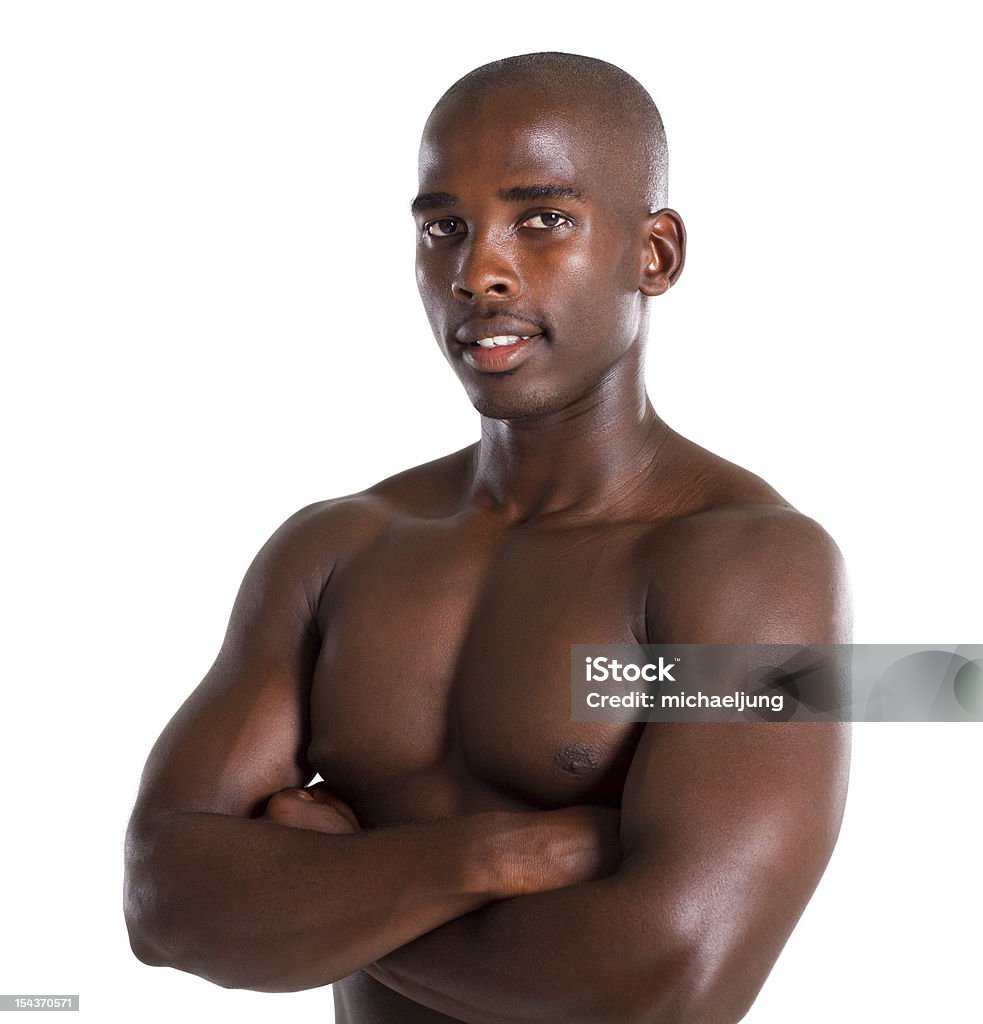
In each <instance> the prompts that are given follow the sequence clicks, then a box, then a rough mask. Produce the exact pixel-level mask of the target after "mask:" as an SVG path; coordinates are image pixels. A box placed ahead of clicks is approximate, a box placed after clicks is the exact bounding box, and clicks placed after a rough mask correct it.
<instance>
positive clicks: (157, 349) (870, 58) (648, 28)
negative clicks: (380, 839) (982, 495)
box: [0, 0, 983, 1024]
mask: <svg viewBox="0 0 983 1024" xmlns="http://www.w3.org/2000/svg"><path fill="white" fill-rule="evenodd" d="M970 11H972V6H971V5H969V4H956V3H935V4H932V5H919V6H918V7H915V6H911V5H907V4H903V3H902V4H898V3H895V4H869V3H868V4H863V3H860V4H852V5H847V4H843V3H827V4H824V5H822V7H818V6H817V7H815V8H806V7H804V6H802V5H793V4H778V3H774V4H767V3H751V4H724V3H704V4H700V3H692V4H688V5H682V4H672V5H668V4H666V5H662V4H659V3H649V4H644V5H643V4H633V3H619V2H612V0H606V2H604V3H603V4H599V5H591V6H589V7H580V6H577V5H571V4H565V5H558V6H557V7H555V8H554V7H553V5H545V4H544V5H535V6H533V5H528V4H499V5H490V6H483V5H462V4H447V3H433V4H424V5H422V6H417V7H412V8H400V9H399V11H398V12H395V13H389V12H385V11H382V10H380V9H378V8H375V7H372V6H369V5H358V6H357V10H356V11H355V12H353V11H351V10H345V9H344V8H341V9H339V8H337V7H329V5H327V4H326V3H320V4H313V3H303V2H295V3H291V4H273V3H268V4H257V3H249V2H237V3H218V2H201V0H199V2H194V3H189V2H173V0H172V2H170V3H166V4H165V3H136V2H128V3H122V2H120V3H105V2H99V3H84V2H73V3H55V2H47V3H46V2H36V3H17V2H7V3H5V4H3V5H2V6H0V108H2V112H0V147H2V158H0V290H2V291H0V339H2V350H3V357H2V378H0V388H2V408H0V416H2V427H3V439H4V444H3V463H4V477H3V479H4V484H5V490H6V492H7V493H6V499H5V501H4V505H3V517H4V522H3V530H2V534H0V538H2V539H0V543H2V579H3V598H2V600H3V606H2V614H3V619H2V622H3V630H2V635H3V638H2V643H3V661H2V665H3V676H4V678H3V705H2V729H3V738H2V741H0V769H2V778H3V782H4V795H5V799H4V808H3V836H4V838H3V845H2V858H3V869H2V875H0V922H2V924H0V927H2V933H0V942H2V949H0V992H7V993H14V992H51V993H80V994H81V999H82V1005H83V1006H84V1010H83V1011H82V1012H83V1015H84V1016H86V1017H88V1018H89V1019H91V1020H93V1021H99V1022H102V1021H107V1022H116V1021H129V1020H133V1019H137V1018H139V1019H141V1020H144V1021H152V1022H156V1021H169V1020H171V1019H173V1018H174V1017H175V1015H178V1016H179V1017H180V1018H181V1019H185V1020H194V1021H197V1020H209V1019H212V1016H213V1015H214V1014H217V1013H219V1012H221V1011H231V1012H234V1013H235V1014H237V1015H238V1019H239V1020H245V1021H251V1020H255V1021H260V1020H264V1021H265V1020H267V1019H268V1018H269V1017H270V1016H271V1015H273V1014H279V1015H280V1016H279V1017H278V1018H277V1019H284V1020H292V1019H300V1017H301V1015H313V1019H318V1020H329V1019H330V1009H329V1007H330V995H329V993H328V992H327V991H326V990H323V991H315V992H307V993H301V994H298V995H289V996H270V995H257V994H254V993H247V992H226V991H224V990H221V989H218V988H215V987H213V986H211V985H209V984H207V983H205V982H203V981H200V980H199V979H197V978H193V977H190V976H184V975H181V974H178V973H177V972H174V971H169V970H159V969H156V970H155V969H151V968H147V967H144V966H143V965H142V964H139V963H138V962H137V961H136V960H134V959H133V958H132V957H131V955H130V953H129V950H128V946H127V943H126V938H125V932H124V929H123V922H122V912H121V901H120V890H121V877H122V871H121V863H122V838H123V831H124V827H125V823H126V819H127V816H128V814H129V810H130V807H131V805H132V801H133V798H134V796H135V793H136V786H137V781H138V777H139V772H140V769H141V767H142V763H143V760H144V758H145V757H146V754H147V752H148V750H149V748H150V746H151V744H152V742H153V740H154V738H155V737H156V735H157V733H158V732H159V730H160V729H161V728H162V726H163V725H164V723H165V722H166V720H167V718H168V717H169V716H170V714H171V713H172V712H173V710H174V709H175V708H176V707H177V705H178V704H179V703H180V702H181V700H182V699H183V698H184V696H185V695H186V694H187V693H188V692H189V691H190V689H191V688H192V687H193V686H194V685H195V683H196V682H197V680H198V679H199V678H200V676H201V675H202V674H203V673H204V671H205V670H206V669H207V667H208V665H209V664H210V662H211V659H212V658H213V656H214V654H215V652H216V650H217V647H218V644H219V641H220V639H221V636H222V633H223V629H224V624H225V618H226V616H227V614H228V610H229V607H230V605H231V602H232V599H233V596H234V594H235V590H236V587H237V585H238V581H239V579H240V578H241V576H242V573H243V571H244V570H245V568H246V566H247V564H248V562H249V561H250V559H251V557H252V555H253V554H254V552H255V551H256V549H257V548H258V547H259V545H260V544H261V543H262V541H263V540H264V539H265V537H266V536H267V535H268V534H269V533H270V532H271V531H272V530H273V529H274V528H275V527H276V526H277V525H278V523H279V522H280V521H282V520H283V519H284V518H286V516H287V515H289V514H290V513H291V512H292V511H294V510H295V509H296V508H298V507H300V506H302V505H304V504H307V503H308V502H311V501H314V500H316V499H319V498H323V497H329V496H332V495H337V494H342V493H346V492H349V491H352V490H356V489H361V488H362V487H365V486H367V485H369V484H371V483H373V482H374V481H376V480H378V479H380V478H382V477H384V476H386V475H388V474H390V473H391V472H394V471H396V470H398V469H400V468H404V467H406V466H409V465H413V464H417V463H420V462H423V461H426V460H428V459H430V458H433V457H436V456H438V455H440V454H443V453H445V452H447V451H451V450H455V449H457V448H459V447H462V446H463V445H465V444H467V443H470V441H471V440H473V439H474V438H475V436H476V418H475V416H474V414H473V412H472V411H471V409H470V407H469V406H468V404H467V402H466V400H465V398H464V396H463V394H462V393H461V392H460V389H459V388H458V386H457V385H456V383H455V381H454V378H453V376H452V374H451V372H450V371H449V370H448V369H447V368H446V367H445V366H444V365H443V362H442V360H441V358H440V356H439V354H438V352H437V349H436V346H435V344H434V343H433V341H432V339H431V337H430V334H429V330H428V327H427V324H426V321H425V318H424V315H423V312H422V309H421V308H420V305H419V300H418V298H417V296H416V292H415V287H414V282H413V272H412V260H413V246H414V235H413V230H412V227H411V221H410V218H409V215H408V213H407V204H408V201H409V199H410V198H411V197H412V195H413V194H414V190H415V180H414V170H415V151H416V143H417V139H418V133H419V129H420V127H421V126H422V123H423V121H424V119H425V117H426V115H427V113H428V112H429V109H430V106H431V105H432V103H433V102H434V100H436V98H437V97H438V96H439V94H440V93H441V92H442V91H443V89H444V88H445V87H446V86H447V85H449V84H450V83H451V82H452V81H453V80H454V79H456V78H457V77H459V76H460V75H461V74H463V73H465V72H466V71H468V70H469V69H471V68H472V67H474V66H476V65H478V64H480V63H483V62H485V61H488V60H492V59H496V58H498V57H501V56H506V55H509V54H512V53H521V52H527V51H530V50H540V49H563V50H570V51H574V52H582V53H588V54H592V55H595V56H599V57H602V58H605V59H607V60H610V61H612V62H614V63H616V64H619V65H621V66H623V67H624V68H625V69H626V70H628V71H630V72H631V73H633V74H634V75H635V76H636V77H638V78H639V79H640V80H641V81H642V83H643V84H644V85H646V86H647V87H648V88H649V90H650V91H651V92H652V93H653V95H654V96H655V98H656V100H657V102H658V103H659V105H660V107H661V109H662V112H663V115H664V118H665V121H666V124H667V127H668V131H669V141H670V153H671V172H672V178H671V202H672V205H673V206H675V207H676V208H677V209H678V210H679V211H680V212H681V213H682V214H683V216H684V217H685V219H686V221H687V224H688V226H689V232H690V256H689V262H688V266H687V270H686V273H685V275H684V277H683V278H682V281H681V283H680V285H679V287H678V288H677V289H674V291H673V292H672V293H671V294H670V295H668V296H666V297H665V298H663V299H659V300H658V301H657V305H656V308H655V310H654V316H653V329H652V339H651V346H650V349H651V355H650V363H649V380H650V389H651V393H652V396H653V399H654V401H655V404H656V407H657V408H658V409H659V410H660V412H661V413H662V414H663V416H664V417H665V418H666V419H668V421H669V422H670V423H671V424H673V425H674V426H675V427H676V428H677V429H679V430H680V431H682V432H683V433H685V434H688V435H689V436H691V437H692V438H694V439H695V440H696V441H698V442H700V443H701V444H704V445H705V446H707V447H709V448H711V449H714V450H716V451H718V452H720V453H721V454H723V455H725V456H727V457H728V458H731V459H733V460H734V461H737V462H739V463H741V464H743V465H747V466H748V467H749V468H751V469H753V470H754V471H756V472H758V473H760V474H761V475H762V476H764V477H765V478H766V479H768V480H769V481H770V482H771V483H772V484H773V485H774V486H776V487H777V488H778V489H779V490H780V491H781V492H783V493H784V494H785V495H786V497H787V498H788V499H789V500H791V501H792V502H793V503H794V504H795V505H797V506H798V507H799V508H800V509H802V510H803V511H804V512H806V513H807V514H809V515H811V516H813V517H815V518H817V519H818V520H819V521H820V522H822V523H823V524H824V525H825V526H826V527H827V528H828V529H829V530H830V532H831V533H832V534H833V535H834V537H836V539H837V540H838V541H839V543H840V545H841V547H842V548H843V550H844V552H845V554H846V556H847V559H848V563H849V565H850V567H851V570H852V577H853V584H854V589H855V594H856V627H857V628H856V639H857V640H858V641H860V642H894V643H924V644H932V643H973V642H977V643H978V642H981V641H983V634H981V629H980V626H981V622H983V616H981V610H983V608H981V604H983V600H981V587H980V580H981V571H983V557H981V554H980V543H979V527H978V521H979V514H980V513H979V509H980V501H979V479H980V473H979V448H980V443H979V442H980V425H979V423H980V413H979V401H980V371H981V358H980V329H979V316H978V307H979V301H978V280H979V273H980V260H979V258H978V253H979V244H980V243H979V239H980V237H981V228H983V218H981V203H980V198H979V195H980V187H979V183H980V181H981V180H983V169H981V167H980V160H979V155H978V146H977V137H978V134H979V132H978V129H979V109H978V103H979V92H980V90H979V85H980V82H979V74H978V71H976V70H975V68H977V67H978V59H977V58H978V54H977V51H976V45H975V42H974V38H975V33H974V32H973V30H972V26H971V25H970V24H969V23H968V20H967V19H968V18H969V12H970ZM980 738H981V733H980V730H979V729H978V728H976V727H973V726H965V725H964V726H959V725H949V726H928V725H914V726H901V725H871V726H865V727H860V728H858V729H857V730H856V757H855V766H854V774H853V782H852V792H851V799H850V803H849V807H848V810H847V817H846V820H845V823H844V827H843V833H842V836H841V840H840V844H839V846H838V848H837V851H836V854H835V856H834V859H833V862H832V865H831V867H830V870H829V872H828V873H827V875H826V877H825V879H824V881H823V883H822V885H821V887H820V889H819V891H818V893H817V895H816V897H815V899H814V901H813V903H812V904H811V906H810V907H809V909H808V911H807V913H806V915H805V917H804V918H803V920H802V922H801V924H800V926H799V928H798V930H797V931H796V933H795V935H794V936H793V938H792V940H791V941H790V943H789V946H788V948H787V950H786V952H785V954H784V955H783V957H782V959H781V960H780V962H779V964H778V966H777V967H776V969H775V971H774V972H773V975H772V977H771V979H770V980H769V982H768V984H767V985H766V987H765V989H764V991H763V993H762V995H761V997H760V999H759V1001H758V1003H757V1005H756V1006H755V1008H754V1009H753V1010H752V1012H751V1014H750V1015H749V1017H748V1018H747V1019H748V1020H749V1021H752V1022H756V1024H771V1022H785V1021H788V1020H794V1021H796V1022H797V1024H806V1022H820V1021H822V1022H825V1021H827V1020H829V1019H830V1018H832V1017H835V1018H836V1019H841V1020H848V1021H853V1020H856V1021H860V1020H866V1019H876V1020H885V1021H893V1022H908V1021H912V1022H913V1021H923V1020H927V1019H930V1020H938V1021H946V1022H952V1024H955V1022H964V1021H966V1022H968V1021H979V1020H980V1019H981V1017H983V1010H981V1002H983V1000H981V996H980V990H979V987H978V985H979V983H978V957H979V950H980V948H981V943H983V937H981V930H983V929H981V920H983V915H981V910H983V896H981V891H980V885H979V879H980V872H979V865H980V862H981V859H983V838H981V828H980V824H979V820H980V815H979V806H980V803H979V799H980V798H979V780H980V776H981V769H983V746H981V744H980ZM330 884H331V880H330V879H325V885H326V886H327V885H330ZM581 955H583V957H584V958H585V961H589V959H590V950H582V951H581ZM136 1004H139V1008H137V1005H136Z"/></svg>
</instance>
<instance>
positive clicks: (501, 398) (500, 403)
mask: <svg viewBox="0 0 983 1024" xmlns="http://www.w3.org/2000/svg"><path fill="white" fill-rule="evenodd" d="M468 397H469V398H470V399H471V404H472V405H473V406H474V407H475V409H477V411H478V412H479V413H480V414H481V415H482V416H484V417H486V418H487V419H490V420H532V419H538V418H539V417H541V416H549V415H551V414H553V413H557V412H559V411H560V410H561V409H562V408H563V402H562V401H561V400H560V398H559V397H558V396H557V395H554V394H549V393H545V394H543V393H536V392H533V393H529V392H526V393H524V394H497V395H496V394H489V393H488V392H486V391H485V392H477V391H475V392H474V393H472V394H470V395H469V396H468Z"/></svg>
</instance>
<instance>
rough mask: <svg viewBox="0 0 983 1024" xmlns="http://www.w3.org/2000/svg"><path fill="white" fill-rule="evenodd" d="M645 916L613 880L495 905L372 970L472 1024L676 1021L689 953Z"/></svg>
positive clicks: (378, 977) (392, 985)
mask: <svg viewBox="0 0 983 1024" xmlns="http://www.w3.org/2000/svg"><path fill="white" fill-rule="evenodd" d="M639 909H640V908H639V907H638V904H637V900H635V901H633V900H632V899H631V896H630V887H629V886H626V885H625V884H624V882H623V880H622V879H621V878H619V876H618V875H617V874H615V875H613V876H611V877H610V878H605V879H601V880H599V881H595V882H588V883H585V884H581V885H577V886H571V887H569V888H565V889H560V890H555V891H552V892H547V893H541V894H537V895H534V896H525V897H521V898H519V899H512V900H507V901H504V902H501V903H495V904H492V905H490V906H487V907H485V908H483V909H481V910H478V911H476V912H474V913H472V914H469V915H467V916H466V917H462V918H460V919H458V920H455V921H452V922H450V923H449V924H446V925H444V926H443V927H442V928H438V929H437V930H436V931H433V932H431V933H430V934H428V935H424V936H423V937H422V938H419V939H417V940H416V941H415V942H412V943H410V944H409V945H407V946H404V947H402V948H401V949H398V950H395V951H394V952H393V953H391V954H389V955H388V956H386V957H385V958H383V959H382V960H381V961H380V962H378V963H375V964H372V965H371V966H370V967H368V968H367V970H368V973H369V974H371V975H372V976H373V977H374V978H376V980H378V981H381V982H382V983H384V984H385V985H387V986H389V987H390V988H392V989H394V990H396V991H397V992H400V993H401V994H403V995H405V996H407V997H408V998H410V999H413V1000H414V1001H416V1002H418V1003H421V1004H423V1005H425V1006H429V1007H431V1008H432V1009H435V1010H438V1011H439V1012H441V1013H445V1014H447V1015H449V1016H451V1017H454V1018H456V1019H458V1020H461V1021H464V1022H466V1024H525V1022H533V1021H554V1020H563V1021H565V1022H568V1024H576V1022H585V1024H598V1022H611V1024H614V1022H617V1024H626V1022H631V1021H636V1020H639V1021H642V1020H644V1021H646V1022H648V1024H656V1022H658V1021H662V1020H670V1019H672V1020H676V1019H677V1017H676V1016H675V1012H676V1010H677V1009H678V1008H679V1003H678V997H679V991H680V982H681V981H682V980H683V979H682V978H681V970H682V968H683V965H684V964H686V962H687V957H686V955H685V952H686V951H685V950H684V949H679V948H674V943H673V941H672V939H671V937H670V936H669V935H668V933H667V932H666V931H665V930H662V931H661V932H660V923H659V922H658V921H656V920H648V921H642V920H641V919H640V918H639ZM678 1019H679V1020H690V1019H694V1018H689V1017H682V1016H681V1017H679V1018H678Z"/></svg>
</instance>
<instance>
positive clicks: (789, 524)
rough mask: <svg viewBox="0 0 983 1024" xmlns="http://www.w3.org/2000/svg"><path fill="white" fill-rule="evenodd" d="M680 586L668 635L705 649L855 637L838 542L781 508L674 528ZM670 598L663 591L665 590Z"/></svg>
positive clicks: (670, 607) (694, 519)
mask: <svg viewBox="0 0 983 1024" xmlns="http://www.w3.org/2000/svg"><path fill="white" fill-rule="evenodd" d="M673 533H674V535H675V536H674V544H673V546H672V547H673V553H672V564H673V569H674V575H675V577H676V581H677V584H678V586H676V587H674V588H673V591H674V593H673V595H672V599H671V600H663V602H662V606H661V612H662V615H661V618H662V620H663V621H664V622H665V623H666V626H667V627H668V631H669V632H671V633H673V634H678V635H687V636H688V635H691V634H692V635H694V636H695V639H694V641H693V642H698V643H782V642H788V643H819V642H838V641H842V640H845V639H846V638H847V637H848V636H849V632H850V599H849V586H848V582H847V576H846V568H845V565H844V561H843V556H842V554H841V552H840V549H839V548H838V547H837V545H836V542H835V541H834V540H833V538H832V537H831V536H830V535H829V533H827V531H826V530H825V529H824V528H823V527H822V526H821V525H820V524H819V523H818V522H816V520H814V519H811V518H809V517H808V516H806V515H803V514H802V513H801V512H799V511H798V510H796V509H795V508H793V507H792V506H790V505H788V504H787V503H785V502H783V501H781V500H778V501H767V500H765V501H737V502H730V503H723V504H719V505H716V506H715V507H712V508H707V509H705V510H704V511H701V512H698V513H696V514H694V515H691V516H687V517H686V519H685V520H684V521H681V522H680V523H678V524H677V525H676V529H675V530H674V531H673ZM659 590H660V592H662V593H665V592H666V591H665V588H663V587H660V588H659Z"/></svg>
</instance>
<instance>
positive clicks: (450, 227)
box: [423, 217, 464, 238]
mask: <svg viewBox="0 0 983 1024" xmlns="http://www.w3.org/2000/svg"><path fill="white" fill-rule="evenodd" d="M462 227H464V224H463V222H462V221H460V220H458V219H457V217H441V218H440V220H432V221H430V223H429V224H427V225H425V226H424V228H423V230H424V232H425V233H426V234H428V235H430V236H431V238H447V236H448V235H459V234H460V233H461V228H462Z"/></svg>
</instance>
